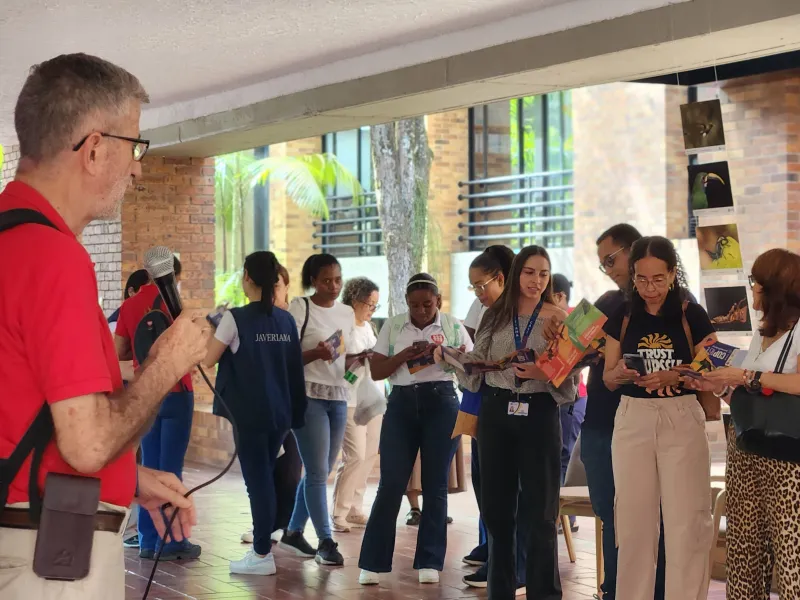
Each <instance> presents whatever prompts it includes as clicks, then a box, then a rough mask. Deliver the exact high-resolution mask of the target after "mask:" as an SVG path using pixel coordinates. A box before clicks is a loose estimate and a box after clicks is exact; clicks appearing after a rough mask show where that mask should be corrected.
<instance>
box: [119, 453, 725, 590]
mask: <svg viewBox="0 0 800 600" xmlns="http://www.w3.org/2000/svg"><path fill="white" fill-rule="evenodd" d="M186 471H187V472H186V480H187V483H188V484H190V485H196V484H197V483H200V482H202V481H205V480H206V479H208V478H210V477H211V476H213V475H214V474H215V472H214V471H212V470H211V469H208V468H206V467H200V466H197V465H187V469H186ZM374 495H375V486H371V487H370V489H369V490H368V493H367V502H371V501H372V500H373V499H374ZM196 502H197V506H198V509H199V518H200V525H199V526H198V527H197V528H196V530H195V535H194V537H193V541H194V542H196V543H199V544H201V545H202V546H203V554H202V556H201V557H200V559H199V560H196V561H186V562H173V563H162V564H159V568H158V572H157V573H156V579H155V581H156V583H155V584H154V585H153V588H152V589H151V591H150V596H149V598H151V599H153V600H155V599H157V598H158V599H162V600H177V599H186V598H197V599H198V600H201V599H202V600H205V599H209V600H211V599H214V600H245V599H253V600H256V599H260V600H263V599H268V600H289V599H300V598H307V599H320V600H322V599H325V600H352V599H354V598H359V599H364V600H374V599H378V598H380V599H381V600H392V599H395V598H398V599H399V598H403V599H409V600H411V599H418V598H420V599H427V598H430V599H434V598H442V599H445V600H450V599H455V598H477V597H484V598H485V597H486V591H485V590H474V589H472V588H468V587H466V586H465V585H464V584H463V583H462V582H461V578H462V577H463V576H464V575H465V574H467V573H470V572H472V571H473V570H474V569H472V568H471V567H468V566H467V565H465V564H463V563H462V562H461V557H462V556H464V555H465V554H467V553H468V552H469V551H470V550H471V549H472V547H473V546H474V545H475V543H476V541H477V507H476V506H475V500H474V497H473V495H472V493H471V492H466V493H463V494H455V495H451V496H450V515H451V516H452V517H453V519H454V523H453V524H452V525H450V527H449V536H448V548H447V559H446V564H445V570H444V572H443V573H442V574H441V581H440V583H439V585H420V584H419V583H418V582H417V578H416V572H415V571H413V570H412V567H411V565H412V561H413V556H414V546H415V543H416V528H413V527H407V526H406V525H405V519H404V518H405V511H406V510H408V506H407V505H405V504H404V507H403V508H402V509H401V510H402V511H403V513H402V514H401V515H400V516H399V519H398V526H397V545H396V548H395V554H394V559H395V560H394V571H393V572H392V573H391V575H389V576H384V578H383V579H382V581H381V585H380V587H374V586H373V587H361V586H359V585H358V573H359V570H358V566H357V562H358V553H359V550H360V548H361V535H362V532H361V531H359V530H356V531H355V532H352V533H348V534H337V535H336V539H337V541H338V542H339V548H340V551H341V552H342V554H343V555H344V558H345V566H344V567H343V568H330V567H320V566H319V565H317V564H316V563H315V562H314V561H313V559H308V560H304V559H299V558H297V557H295V556H293V555H290V554H288V553H286V552H284V551H283V550H280V549H276V550H275V558H276V563H277V566H278V574H277V575H276V576H274V577H257V576H242V575H231V574H230V573H229V572H228V562H229V561H230V560H231V559H239V558H241V557H242V555H243V554H244V553H245V552H246V551H247V549H248V548H249V546H247V545H244V544H242V543H241V542H240V541H239V536H240V535H241V534H242V532H244V531H246V530H247V529H249V528H250V527H251V521H250V509H249V504H248V501H247V495H246V493H245V490H244V484H243V483H242V480H241V475H239V474H238V473H232V474H229V475H227V476H226V477H225V478H223V479H222V480H221V481H219V482H217V483H216V484H214V485H213V486H210V487H209V488H206V489H204V490H202V491H201V492H199V493H198V496H197V498H196ZM578 524H579V525H580V531H579V532H578V533H577V534H574V537H575V545H576V551H577V556H578V560H577V562H576V563H575V564H571V563H570V562H569V559H568V558H567V551H566V547H565V546H564V541H563V537H561V536H559V544H560V549H561V552H560V555H561V560H560V563H559V566H560V570H561V579H562V585H563V588H564V599H563V600H589V599H591V598H592V595H593V594H594V593H595V557H594V523H593V521H592V520H591V519H582V518H579V519H578ZM308 534H309V541H310V542H311V544H312V545H316V540H314V539H312V537H311V536H312V535H313V528H312V527H311V526H310V524H309V529H308ZM152 564H153V563H152V561H142V560H140V559H139V558H138V554H137V552H136V551H134V550H126V568H127V571H128V572H127V577H126V582H127V594H126V598H127V599H128V600H135V599H138V598H141V597H142V594H143V592H144V588H145V584H146V582H147V577H148V576H149V575H150V570H151V568H152ZM708 597H709V600H723V599H724V598H725V592H724V585H723V584H722V583H720V582H713V583H712V588H711V592H710V593H709V596H708Z"/></svg>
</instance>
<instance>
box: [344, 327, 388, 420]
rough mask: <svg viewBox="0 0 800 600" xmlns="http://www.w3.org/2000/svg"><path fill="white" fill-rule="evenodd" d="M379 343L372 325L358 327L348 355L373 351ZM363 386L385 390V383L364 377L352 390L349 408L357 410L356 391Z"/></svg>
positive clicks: (354, 329)
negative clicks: (372, 386) (373, 386)
mask: <svg viewBox="0 0 800 600" xmlns="http://www.w3.org/2000/svg"><path fill="white" fill-rule="evenodd" d="M377 341H378V336H376V335H375V331H374V330H373V329H372V325H371V324H369V323H364V324H363V325H356V326H355V327H354V328H353V345H352V348H350V349H348V350H347V353H348V354H358V353H359V352H364V351H365V350H372V349H373V348H374V347H375V343H376V342H377ZM362 371H363V369H362ZM362 385H377V386H378V387H379V388H381V389H382V388H383V383H380V382H377V381H373V380H372V378H371V377H370V378H369V379H367V378H366V377H364V376H363V375H362V377H360V378H359V379H358V381H357V382H356V385H355V386H353V387H351V388H350V398H349V399H348V400H347V406H349V407H352V408H355V406H356V399H357V396H356V390H357V389H358V388H359V387H360V386H362Z"/></svg>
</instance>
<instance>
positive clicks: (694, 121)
mask: <svg viewBox="0 0 800 600" xmlns="http://www.w3.org/2000/svg"><path fill="white" fill-rule="evenodd" d="M681 122H682V124H683V145H684V147H685V148H686V153H687V154H695V153H697V152H702V151H711V150H720V149H722V148H723V147H724V146H725V130H724V129H723V127H722V106H721V105H720V102H719V98H715V99H714V100H707V101H705V102H690V103H689V104H682V105H681Z"/></svg>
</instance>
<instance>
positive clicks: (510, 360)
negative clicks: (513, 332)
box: [442, 346, 536, 375]
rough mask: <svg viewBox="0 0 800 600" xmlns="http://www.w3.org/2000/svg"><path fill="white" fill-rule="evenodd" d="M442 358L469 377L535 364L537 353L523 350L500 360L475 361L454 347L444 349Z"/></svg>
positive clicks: (527, 349)
mask: <svg viewBox="0 0 800 600" xmlns="http://www.w3.org/2000/svg"><path fill="white" fill-rule="evenodd" d="M442 358H443V359H444V361H445V362H446V363H447V364H449V365H451V366H453V367H455V368H456V369H458V370H460V371H464V372H465V373H466V374H467V375H475V374H478V373H490V372H492V371H504V370H506V369H510V368H511V366H512V365H513V364H515V363H516V364H522V363H529V362H534V361H535V360H536V353H535V352H534V351H533V350H531V349H530V348H523V349H522V350H517V351H515V352H512V353H511V354H509V355H508V356H505V357H503V358H501V359H500V360H481V361H475V360H470V359H468V358H467V355H466V354H465V353H463V352H461V351H460V350H459V349H458V348H453V347H452V346H443V347H442Z"/></svg>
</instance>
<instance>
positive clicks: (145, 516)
mask: <svg viewBox="0 0 800 600" xmlns="http://www.w3.org/2000/svg"><path fill="white" fill-rule="evenodd" d="M193 414H194V393H193V392H172V393H171V394H167V397H166V398H164V401H163V402H162V403H161V408H160V409H159V411H158V415H157V416H156V420H155V421H154V422H153V426H152V427H151V428H150V431H148V432H147V434H146V435H145V436H144V437H143V438H142V445H141V448H142V465H144V466H145V467H149V468H151V469H158V470H160V471H167V472H168V473H173V474H175V476H176V477H177V478H178V479H183V459H184V457H185V456H186V450H187V449H188V448H189V438H190V437H191V433H192V415H193ZM158 542H160V539H159V535H158V532H156V528H155V525H153V519H152V518H151V517H150V513H149V512H147V511H146V510H144V509H143V508H142V507H139V547H140V548H141V549H143V550H155V549H156V546H157V545H158Z"/></svg>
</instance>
